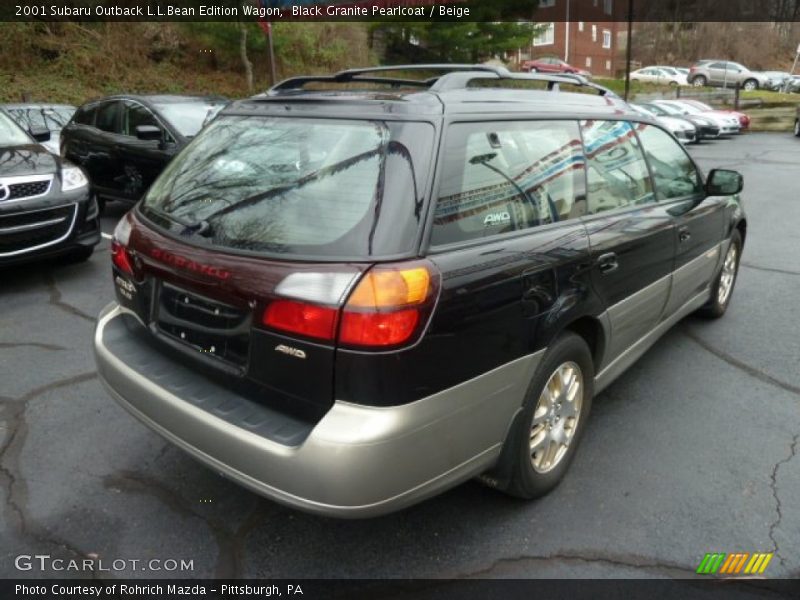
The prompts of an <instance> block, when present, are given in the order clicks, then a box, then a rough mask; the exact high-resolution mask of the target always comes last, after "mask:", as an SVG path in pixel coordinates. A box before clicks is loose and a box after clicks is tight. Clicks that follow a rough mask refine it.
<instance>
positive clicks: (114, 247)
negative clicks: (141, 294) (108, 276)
mask: <svg viewBox="0 0 800 600" xmlns="http://www.w3.org/2000/svg"><path fill="white" fill-rule="evenodd" d="M111 262H112V263H114V266H115V267H117V268H118V269H119V270H120V271H122V272H123V273H125V274H126V275H133V261H132V260H131V255H130V254H129V253H128V250H127V249H126V248H125V246H123V245H122V244H120V243H119V242H118V241H117V240H111Z"/></svg>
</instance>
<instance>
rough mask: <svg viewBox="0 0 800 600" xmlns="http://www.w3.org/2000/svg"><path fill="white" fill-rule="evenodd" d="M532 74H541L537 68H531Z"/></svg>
mask: <svg viewBox="0 0 800 600" xmlns="http://www.w3.org/2000/svg"><path fill="white" fill-rule="evenodd" d="M530 72H531V73H538V72H539V69H537V68H536V67H531V70H530Z"/></svg>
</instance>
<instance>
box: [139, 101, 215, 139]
mask: <svg viewBox="0 0 800 600" xmlns="http://www.w3.org/2000/svg"><path fill="white" fill-rule="evenodd" d="M153 105H154V106H155V107H156V108H157V109H158V112H160V113H161V115H162V116H163V117H164V118H165V119H166V120H167V121H169V122H170V124H171V125H172V126H173V127H174V128H175V129H177V130H178V133H180V134H181V135H182V136H184V137H193V136H195V135H197V132H198V131H200V130H201V129H202V128H203V124H204V123H205V122H206V119H207V118H208V119H210V117H209V115H211V116H213V114H214V112H215V111H218V110H219V109H220V108H222V107H223V106H225V102H223V101H214V100H209V101H205V100H204V101H191V100H187V101H185V102H154V103H153Z"/></svg>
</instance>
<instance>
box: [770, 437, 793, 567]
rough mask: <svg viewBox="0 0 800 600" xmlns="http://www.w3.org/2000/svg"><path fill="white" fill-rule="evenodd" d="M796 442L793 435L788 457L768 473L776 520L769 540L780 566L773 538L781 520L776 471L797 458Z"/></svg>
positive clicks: (782, 559) (783, 563)
mask: <svg viewBox="0 0 800 600" xmlns="http://www.w3.org/2000/svg"><path fill="white" fill-rule="evenodd" d="M798 441H800V434H795V436H794V438H792V443H791V444H790V446H789V456H787V457H786V458H783V459H781V460H779V461H778V462H777V463H775V466H774V467H773V469H772V473H770V488H771V489H772V497H773V498H774V499H775V515H776V518H775V520H774V521H773V522H772V524H770V526H769V539H770V540H772V547H773V552H775V555H776V556H777V557H778V560H780V563H781V565H785V559H784V557H783V556H781V554H780V548H779V546H778V540H777V539H776V537H775V532H776V531H777V530H778V528H779V527H780V525H781V521H782V520H783V505H782V504H781V499H780V496H779V495H778V471H779V470H780V468H781V467H782V466H783V465H785V464H787V463H789V462H790V461H791V460H792V459H793V458H794V457H795V456H797V444H798Z"/></svg>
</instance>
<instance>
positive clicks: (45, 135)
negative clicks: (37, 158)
mask: <svg viewBox="0 0 800 600" xmlns="http://www.w3.org/2000/svg"><path fill="white" fill-rule="evenodd" d="M28 133H30V134H31V137H32V138H33V139H35V140H36V141H37V142H49V141H50V130H49V129H45V128H44V127H31V128H30V129H29V130H28Z"/></svg>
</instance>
